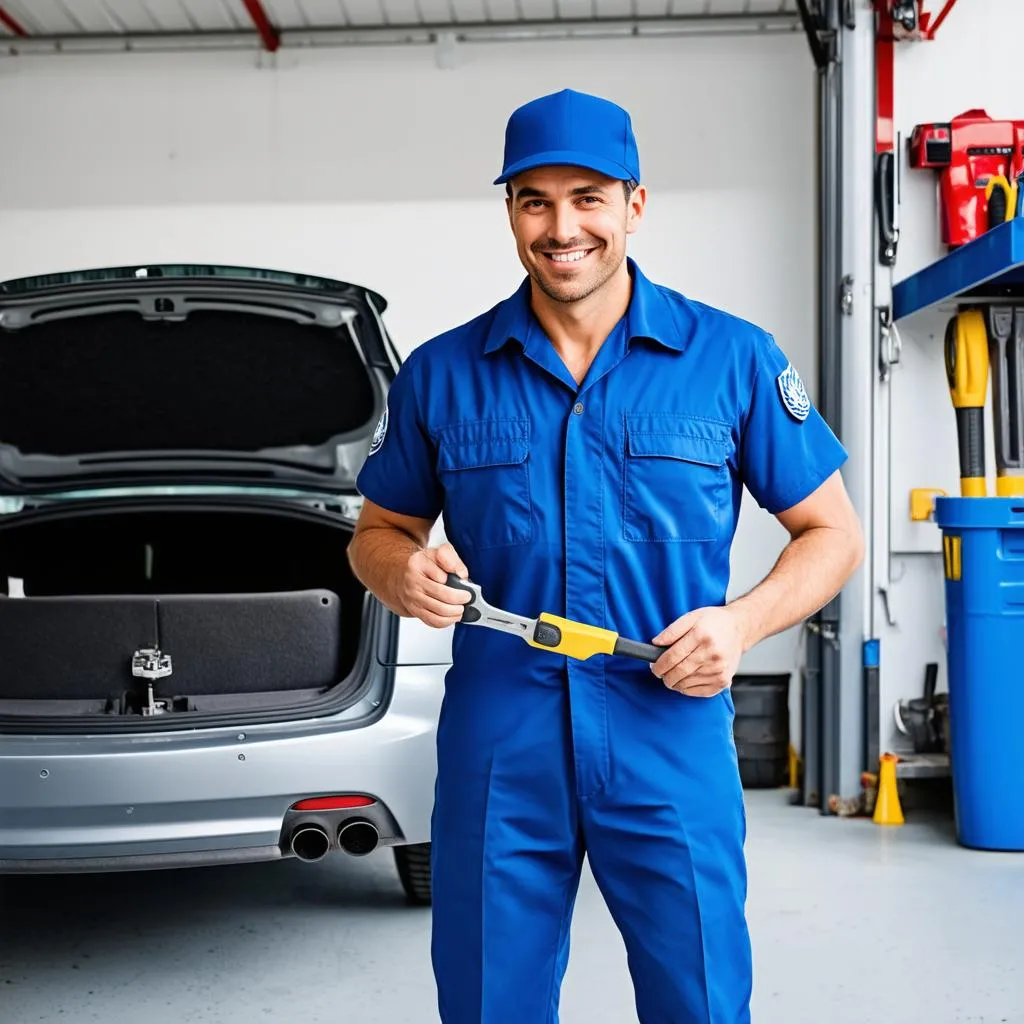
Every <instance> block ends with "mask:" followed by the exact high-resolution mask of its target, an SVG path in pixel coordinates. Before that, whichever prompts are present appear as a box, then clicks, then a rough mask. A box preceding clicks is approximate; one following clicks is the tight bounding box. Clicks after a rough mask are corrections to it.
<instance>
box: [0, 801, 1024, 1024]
mask: <svg viewBox="0 0 1024 1024" xmlns="http://www.w3.org/2000/svg"><path fill="white" fill-rule="evenodd" d="M747 797H748V803H749V844H748V854H749V862H750V876H751V878H750V901H749V912H750V923H751V929H752V933H753V940H754V954H755V963H756V979H755V1002H754V1022H755V1024H824V1022H828V1024H875V1022H877V1024H957V1022H961V1021H962V1022H965V1024H966V1022H971V1024H1009V1022H1012V1024H1021V1022H1024V854H1020V855H1013V854H991V853H977V852H970V851H968V850H965V849H963V848H961V847H958V846H957V845H956V843H955V839H954V836H953V833H952V825H951V822H950V821H949V818H948V816H945V817H943V816H941V815H940V816H938V817H931V818H924V816H923V814H922V815H921V816H918V815H916V814H914V815H910V814H908V817H909V818H910V819H912V820H909V821H908V824H907V825H905V826H904V827H903V828H901V829H895V830H885V829H880V828H878V827H876V826H874V825H872V824H871V823H870V822H869V821H866V820H839V819H835V818H822V817H820V816H819V815H818V814H817V813H816V812H814V811H811V810H807V809H803V808H794V807H790V806H788V803H787V795H786V794H785V793H783V792H778V791H770V792H767V791H759V792H749V793H748V794H747ZM392 865H393V861H392V859H391V855H390V853H388V852H386V851H382V852H381V853H380V854H379V855H378V854H374V855H372V856H370V857H368V858H366V859H364V860H352V859H331V860H328V861H324V862H322V863H320V864H316V865H308V866H307V865H301V864H298V863H291V862H289V863H283V864H267V865H254V866H244V867H238V868H208V869H201V870H194V871H175V872H155V873H148V874H132V875H91V876H80V877H63V876H61V877H52V878H36V877H30V878H0V1022H2V1024H30V1022H35V1021H65V1022H73V1024H79V1022H81V1024H88V1022H93V1021H99V1022H102V1024H141V1022H144V1024H192V1022H200V1021H202V1022H209V1024H243V1022H244V1024H253V1022H255V1021H260V1020H264V1019H266V1020H277V1021H292V1020H295V1021H300V1020H301V1021H303V1022H305V1024H319V1022H324V1024H326V1022H332V1024H334V1022H337V1021H342V1020H346V1021H347V1020H353V1021H359V1022H360V1024H375V1022H381V1024H385V1022H387V1024H427V1022H430V1021H436V1020H437V1015H436V1012H435V1010H434V1002H433V999H434V992H433V985H432V979H431V975H430V967H429V945H428V944H429V924H430V911H429V910H428V909H415V908H409V907H407V906H406V905H405V904H404V902H403V897H402V893H401V889H400V887H399V884H398V881H397V876H396V875H395V872H394V869H393V866H392ZM631 1021H632V1022H635V1021H636V1014H635V1011H634V1009H633V1003H632V991H631V988H630V983H629V976H628V974H627V973H626V967H625V959H624V955H623V951H622V944H621V942H620V940H619V937H618V933H617V932H616V931H615V929H614V926H613V925H612V923H611V919H610V917H609V915H608V912H607V910H606V909H605V907H604V904H603V903H602V901H601V897H600V895H599V893H598V891H597V889H596V887H595V885H594V882H593V880H592V878H590V876H589V875H587V874H584V879H583V884H582V887H581V891H580V896H579V900H578V903H577V912H576V917H575V921H574V932H573V954H572V958H571V962H570V966H569V971H568V975H567V977H566V982H565V987H564V990H563V1012H562V1024H629V1022H631ZM538 1024H539V1022H538ZM658 1024H662V1022H658Z"/></svg>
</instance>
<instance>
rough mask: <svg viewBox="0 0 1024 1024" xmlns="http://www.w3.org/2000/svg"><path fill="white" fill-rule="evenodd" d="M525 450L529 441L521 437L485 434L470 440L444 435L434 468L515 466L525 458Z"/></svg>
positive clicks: (527, 451)
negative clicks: (488, 435) (460, 439)
mask: <svg viewBox="0 0 1024 1024" xmlns="http://www.w3.org/2000/svg"><path fill="white" fill-rule="evenodd" d="M529 451H530V447H529V445H528V444H527V442H526V441H525V440H524V439H523V438H521V437H488V438H478V439H476V440H472V441H456V440H452V439H449V438H444V439H442V441H441V446H440V449H439V451H438V457H437V468H438V469H440V470H445V469H449V470H459V469H482V468H483V467H485V466H517V465H519V464H520V463H522V462H525V461H526V456H527V455H528V454H529Z"/></svg>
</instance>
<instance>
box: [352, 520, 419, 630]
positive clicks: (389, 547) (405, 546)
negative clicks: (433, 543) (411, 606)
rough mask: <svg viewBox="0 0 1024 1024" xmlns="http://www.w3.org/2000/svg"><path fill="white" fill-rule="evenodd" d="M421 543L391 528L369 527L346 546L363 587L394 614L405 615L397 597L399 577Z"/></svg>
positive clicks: (405, 610) (400, 601)
mask: <svg viewBox="0 0 1024 1024" xmlns="http://www.w3.org/2000/svg"><path fill="white" fill-rule="evenodd" d="M422 549H423V546H422V545H421V544H420V543H418V542H417V541H416V540H415V539H414V538H413V537H411V536H409V534H407V533H403V532H402V531H401V530H397V529H395V528H393V527H371V528H367V529H365V530H362V531H360V532H359V533H357V534H356V536H355V537H354V538H353V539H352V542H351V543H350V544H349V546H348V561H349V565H350V566H351V567H352V571H353V573H355V575H356V578H357V579H358V580H359V582H360V583H362V584H363V586H364V587H366V589H367V590H369V591H371V592H372V593H374V594H376V595H377V597H378V599H379V600H380V601H381V603H382V604H384V605H386V606H387V607H388V608H389V609H390V610H391V611H393V612H394V613H395V614H396V615H404V616H409V615H411V614H412V613H411V612H410V611H409V610H408V608H406V606H405V602H404V601H403V600H402V597H401V586H402V577H403V574H404V573H405V567H406V565H407V564H408V562H409V559H410V557H411V556H412V555H414V554H415V553H416V552H417V551H421V550H422Z"/></svg>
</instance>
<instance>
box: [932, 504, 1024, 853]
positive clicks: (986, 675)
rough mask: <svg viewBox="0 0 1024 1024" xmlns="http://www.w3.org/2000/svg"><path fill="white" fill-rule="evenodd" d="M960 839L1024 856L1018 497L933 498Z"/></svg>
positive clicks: (1022, 579) (1023, 519) (1023, 576)
mask: <svg viewBox="0 0 1024 1024" xmlns="http://www.w3.org/2000/svg"><path fill="white" fill-rule="evenodd" d="M935 518H936V522H937V523H938V524H939V527H940V528H941V530H942V551H943V563H944V569H945V593H946V634H947V645H948V674H949V726H950V761H951V765H950V766H951V770H952V774H953V799H954V806H955V815H956V830H957V838H958V840H959V841H960V842H961V843H962V844H963V845H964V846H969V847H973V848H976V849H984V850H1024V497H1022V498H1002V497H993V498H937V499H936V501H935Z"/></svg>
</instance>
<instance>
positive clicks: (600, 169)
mask: <svg viewBox="0 0 1024 1024" xmlns="http://www.w3.org/2000/svg"><path fill="white" fill-rule="evenodd" d="M552 166H563V167H582V168H583V169H584V170H588V171H597V173H598V174H603V175H605V176H606V177H609V178H618V179H619V180H620V181H629V180H630V179H631V178H632V177H633V174H632V172H631V171H629V170H628V169H627V168H626V167H625V166H624V165H623V164H619V163H616V162H615V161H614V160H604V159H603V158H601V157H591V156H588V155H587V154H586V153H577V152H574V151H572V150H552V151H550V152H547V153H534V154H533V155H532V156H530V157H527V158H526V159H525V160H519V161H518V162H516V163H514V164H511V165H510V166H509V167H507V168H505V170H504V171H502V173H501V174H500V175H499V176H498V177H497V178H495V179H494V184H495V185H504V184H505V182H506V181H508V180H509V179H510V178H514V177H515V176H516V175H517V174H522V173H523V172H524V171H532V170H533V169H534V168H536V167H552Z"/></svg>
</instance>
